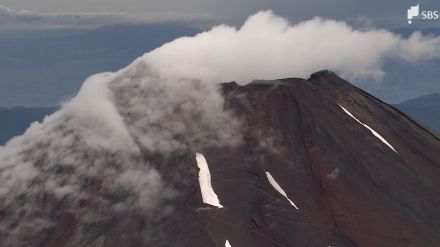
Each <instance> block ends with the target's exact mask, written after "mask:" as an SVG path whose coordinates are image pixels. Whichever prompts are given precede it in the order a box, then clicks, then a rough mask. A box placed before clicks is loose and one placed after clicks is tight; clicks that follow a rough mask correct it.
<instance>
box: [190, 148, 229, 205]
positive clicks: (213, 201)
mask: <svg viewBox="0 0 440 247" xmlns="http://www.w3.org/2000/svg"><path fill="white" fill-rule="evenodd" d="M196 161H197V166H198V167H199V169H200V171H199V184H200V191H201V193H202V199H203V202H204V203H206V204H209V205H212V206H214V207H218V208H222V207H223V206H222V205H221V204H220V200H219V199H218V197H217V194H216V193H215V192H214V189H213V188H212V185H211V173H210V172H209V167H208V163H207V162H206V159H205V156H203V154H201V153H196Z"/></svg>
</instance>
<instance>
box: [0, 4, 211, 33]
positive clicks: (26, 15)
mask: <svg viewBox="0 0 440 247" xmlns="http://www.w3.org/2000/svg"><path fill="white" fill-rule="evenodd" d="M209 21H212V17H211V16H209V15H204V14H184V13H174V12H166V13H146V14H136V15H134V14H131V15H129V14H125V13H78V14H42V13H36V12H32V11H16V10H13V9H10V8H8V7H5V6H1V5H0V28H70V27H73V28H84V27H86V28H87V27H89V28H91V27H97V26H103V25H139V24H155V23H177V24H194V23H205V22H209Z"/></svg>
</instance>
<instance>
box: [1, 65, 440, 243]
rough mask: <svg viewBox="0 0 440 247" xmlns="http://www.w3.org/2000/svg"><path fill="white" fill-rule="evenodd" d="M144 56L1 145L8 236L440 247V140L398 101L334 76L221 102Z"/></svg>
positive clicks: (226, 93) (240, 88) (227, 92)
mask: <svg viewBox="0 0 440 247" xmlns="http://www.w3.org/2000/svg"><path fill="white" fill-rule="evenodd" d="M134 66H137V67H133V66H132V67H130V68H128V69H127V70H125V71H121V72H118V74H116V75H108V74H104V75H99V76H96V77H95V78H92V79H91V80H92V82H102V81H106V80H107V81H108V82H109V87H108V88H109V90H111V92H112V93H113V94H112V97H111V98H105V100H111V103H110V101H104V100H103V101H98V99H99V98H100V97H106V94H105V93H104V95H101V94H99V93H98V92H103V90H100V88H96V87H94V86H97V84H96V83H87V82H86V83H85V86H84V88H83V90H81V92H80V94H79V95H78V98H77V100H74V101H73V102H72V103H71V104H70V105H67V106H65V107H64V108H63V109H61V110H60V111H59V112H57V113H55V114H54V115H52V116H51V117H49V118H47V119H46V120H45V121H44V122H43V123H42V124H39V125H35V126H33V127H32V128H31V129H30V130H29V131H28V132H27V133H26V134H25V135H24V136H22V137H19V138H16V139H14V141H13V142H10V143H9V144H8V145H7V146H5V147H4V148H3V149H1V150H0V164H1V167H0V177H1V178H2V179H0V240H1V241H0V246H46V247H52V246H57V247H67V246H109V247H111V246H191V247H196V246H203V247H208V246H233V247H246V246H249V247H251V246H252V247H260V246H261V247H263V246H264V247H267V246H301V247H307V246H311V247H315V246H338V247H354V246H361V247H371V246H377V247H381V246H383V247H385V246H386V247H392V246H396V247H397V246H399V247H400V246H425V247H430V246H432V247H435V246H439V245H440V211H439V210H438V205H440V167H439V164H440V152H439V151H440V139H439V138H438V137H437V136H436V135H434V134H433V133H431V132H430V131H429V130H427V129H426V128H424V127H423V126H421V125H420V124H418V123H417V122H415V121H413V120H412V119H411V118H409V117H408V116H406V115H404V114H402V113H401V112H400V111H398V110H396V109H395V108H394V107H393V106H390V105H388V104H385V103H384V102H382V101H380V100H378V99H377V98H375V97H373V96H371V95H369V94H368V93H366V92H364V91H362V90H360V89H358V88H356V87H354V86H353V85H351V84H350V83H349V82H347V81H345V80H343V79H342V78H340V77H338V76H337V75H336V74H334V73H333V72H329V71H320V72H317V73H315V74H312V75H311V76H310V78H309V79H300V78H290V79H281V80H257V81H253V82H251V83H249V84H246V85H238V84H237V83H235V82H230V83H223V84H221V85H220V86H219V87H220V89H221V92H222V98H223V101H219V102H223V103H224V105H223V106H224V111H222V108H223V107H220V108H217V105H216V104H215V103H216V102H217V101H216V100H217V98H216V96H215V95H213V94H210V92H211V91H209V87H207V86H206V85H205V86H204V85H203V84H200V83H199V82H197V81H185V80H183V81H180V83H188V84H184V85H192V86H193V87H184V86H182V84H175V85H179V86H178V88H177V89H176V90H175V91H170V92H169V94H168V93H164V92H165V90H168V89H169V88H167V87H170V85H165V86H163V87H162V86H161V85H162V84H161V85H157V84H154V83H153V84H149V81H150V77H148V76H146V73H148V71H150V70H149V69H148V67H146V65H145V64H143V63H141V62H139V63H138V64H136V65H134ZM151 78H152V80H154V79H155V78H157V77H156V76H151ZM99 85H102V83H101V84H99ZM200 90H201V91H200ZM89 91H90V92H94V93H93V94H91V96H93V97H91V98H88V97H87V96H88V92H89ZM201 92H202V93H201ZM155 95H159V96H158V97H155ZM89 100H92V101H89ZM91 102H94V103H95V104H90V103H91ZM106 102H107V103H108V104H107V103H106ZM163 102H164V103H165V104H164V105H162V103H163ZM95 107H99V108H95ZM79 113H81V114H79ZM75 114H76V115H75ZM225 114H226V115H225ZM108 120H112V121H111V122H109V121H108Z"/></svg>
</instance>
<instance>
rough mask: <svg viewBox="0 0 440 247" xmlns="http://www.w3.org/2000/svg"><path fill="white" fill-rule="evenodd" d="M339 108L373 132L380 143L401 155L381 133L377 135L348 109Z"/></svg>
mask: <svg viewBox="0 0 440 247" xmlns="http://www.w3.org/2000/svg"><path fill="white" fill-rule="evenodd" d="M339 107H341V109H342V110H344V112H345V113H347V115H349V116H350V117H352V118H353V119H354V120H356V121H357V122H358V123H360V124H362V125H363V126H364V127H365V128H367V129H368V130H369V131H371V133H373V135H374V136H376V137H377V138H378V139H379V140H380V141H382V142H383V143H385V145H387V146H388V147H389V148H391V149H392V150H393V151H394V152H396V153H397V154H399V152H397V151H396V149H394V147H393V146H392V145H391V144H390V143H389V142H387V140H385V138H383V137H382V136H381V135H380V134H379V133H377V132H376V131H375V130H374V129H372V128H370V126H368V125H366V124H364V123H362V122H361V121H359V119H357V118H356V117H355V116H353V114H351V112H349V111H348V110H347V109H345V108H344V107H343V106H341V105H339Z"/></svg>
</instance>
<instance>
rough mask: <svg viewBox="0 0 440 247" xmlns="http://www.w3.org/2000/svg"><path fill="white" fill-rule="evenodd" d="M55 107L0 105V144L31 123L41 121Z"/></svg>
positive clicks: (54, 109)
mask: <svg viewBox="0 0 440 247" xmlns="http://www.w3.org/2000/svg"><path fill="white" fill-rule="evenodd" d="M57 109H58V108H57V107H37V108H26V107H12V108H4V107H0V119H1V121H0V145H4V144H5V143H6V141H8V140H9V139H11V138H12V137H14V136H17V135H19V134H23V133H24V131H25V130H26V129H27V128H28V127H29V125H30V124H31V123H33V122H35V121H42V120H43V118H44V117H45V116H47V115H49V114H51V113H53V112H55V111H56V110H57Z"/></svg>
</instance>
